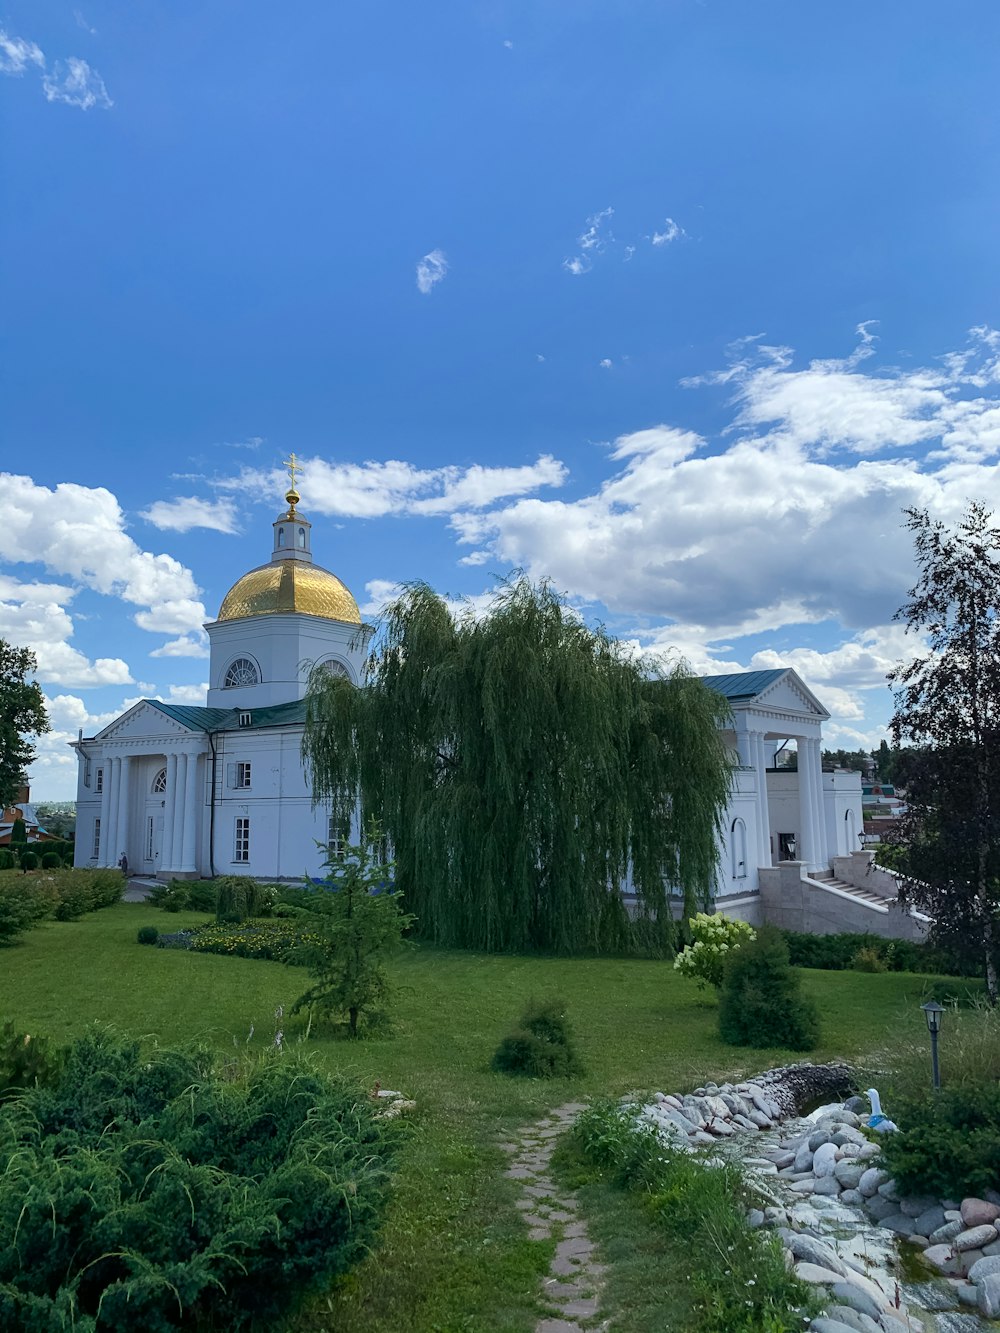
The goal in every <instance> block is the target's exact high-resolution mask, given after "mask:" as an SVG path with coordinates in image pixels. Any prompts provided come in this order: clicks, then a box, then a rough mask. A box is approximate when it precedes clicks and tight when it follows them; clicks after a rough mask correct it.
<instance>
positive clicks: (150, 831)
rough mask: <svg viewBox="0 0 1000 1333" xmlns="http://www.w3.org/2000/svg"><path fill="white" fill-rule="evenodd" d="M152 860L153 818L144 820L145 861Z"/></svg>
mask: <svg viewBox="0 0 1000 1333" xmlns="http://www.w3.org/2000/svg"><path fill="white" fill-rule="evenodd" d="M152 859H153V816H152V815H150V816H149V818H148V819H147V820H146V860H147V861H152Z"/></svg>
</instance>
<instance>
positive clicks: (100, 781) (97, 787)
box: [94, 768, 104, 795]
mask: <svg viewBox="0 0 1000 1333" xmlns="http://www.w3.org/2000/svg"><path fill="white" fill-rule="evenodd" d="M103 790H104V769H103V768H99V769H98V770H97V781H96V782H95V783H94V791H96V792H97V794H98V795H100V794H101V792H102V791H103Z"/></svg>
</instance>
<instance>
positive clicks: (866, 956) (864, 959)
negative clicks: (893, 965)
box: [851, 948, 889, 972]
mask: <svg viewBox="0 0 1000 1333" xmlns="http://www.w3.org/2000/svg"><path fill="white" fill-rule="evenodd" d="M851 970H852V971H854V972H888V970H889V968H888V967H887V966H886V961H885V959H884V958H883V957H882V955H881V954H880V953H879V951H878V950H877V949H869V948H865V949H859V950H858V951H857V953H856V954H855V955H854V957H853V958H852V959H851Z"/></svg>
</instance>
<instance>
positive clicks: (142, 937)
mask: <svg viewBox="0 0 1000 1333" xmlns="http://www.w3.org/2000/svg"><path fill="white" fill-rule="evenodd" d="M159 938H160V932H159V931H158V930H157V929H156V927H155V926H140V927H139V930H138V932H137V933H136V939H137V940H138V942H139V943H140V944H155V943H156V941H157V940H158V939H159Z"/></svg>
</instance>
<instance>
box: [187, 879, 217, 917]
mask: <svg viewBox="0 0 1000 1333" xmlns="http://www.w3.org/2000/svg"><path fill="white" fill-rule="evenodd" d="M218 882H219V881H218V880H215V879H194V880H191V881H190V882H189V883H188V885H187V896H188V906H189V907H190V908H191V910H192V912H214V911H215V910H216V907H217V905H218V890H217V888H216V885H217V884H218Z"/></svg>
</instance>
